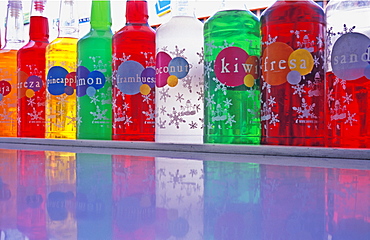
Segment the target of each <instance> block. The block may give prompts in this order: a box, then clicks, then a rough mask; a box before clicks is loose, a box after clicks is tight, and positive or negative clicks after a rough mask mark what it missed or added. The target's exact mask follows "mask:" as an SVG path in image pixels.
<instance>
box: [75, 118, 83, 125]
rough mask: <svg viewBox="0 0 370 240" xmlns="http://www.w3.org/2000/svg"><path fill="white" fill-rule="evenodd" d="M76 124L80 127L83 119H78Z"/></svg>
mask: <svg viewBox="0 0 370 240" xmlns="http://www.w3.org/2000/svg"><path fill="white" fill-rule="evenodd" d="M76 123H77V124H78V125H80V124H81V123H82V117H76Z"/></svg>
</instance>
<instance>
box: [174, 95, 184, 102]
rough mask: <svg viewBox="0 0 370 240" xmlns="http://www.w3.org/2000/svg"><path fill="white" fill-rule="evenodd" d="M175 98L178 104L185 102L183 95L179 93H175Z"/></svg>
mask: <svg viewBox="0 0 370 240" xmlns="http://www.w3.org/2000/svg"><path fill="white" fill-rule="evenodd" d="M175 97H176V101H179V102H180V103H181V101H183V100H185V98H184V94H181V93H177V95H176V96H175Z"/></svg>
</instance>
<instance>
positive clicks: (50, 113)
mask: <svg viewBox="0 0 370 240" xmlns="http://www.w3.org/2000/svg"><path fill="white" fill-rule="evenodd" d="M74 4H75V3H74V0H60V13H59V32H58V37H57V38H56V39H55V40H53V41H52V42H51V43H50V44H49V45H48V46H47V48H46V73H47V75H46V78H47V79H46V86H47V93H46V129H45V137H46V138H66V139H75V138H76V68H77V64H76V61H77V41H78V17H77V14H76V13H75V10H74V9H75V7H74Z"/></svg>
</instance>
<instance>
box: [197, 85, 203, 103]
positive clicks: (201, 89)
mask: <svg viewBox="0 0 370 240" xmlns="http://www.w3.org/2000/svg"><path fill="white" fill-rule="evenodd" d="M196 93H197V94H198V101H199V100H201V101H202V102H203V100H204V90H203V88H202V87H200V88H199V91H198V92H196Z"/></svg>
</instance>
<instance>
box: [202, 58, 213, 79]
mask: <svg viewBox="0 0 370 240" xmlns="http://www.w3.org/2000/svg"><path fill="white" fill-rule="evenodd" d="M213 71H214V70H213V61H209V62H208V61H205V62H204V76H207V78H210V74H211V73H212V72H213Z"/></svg>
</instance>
